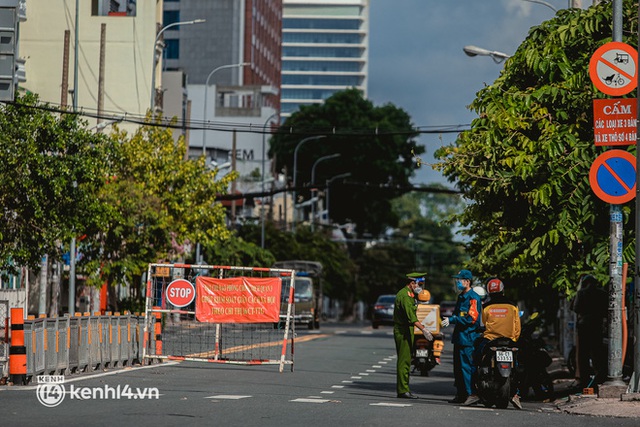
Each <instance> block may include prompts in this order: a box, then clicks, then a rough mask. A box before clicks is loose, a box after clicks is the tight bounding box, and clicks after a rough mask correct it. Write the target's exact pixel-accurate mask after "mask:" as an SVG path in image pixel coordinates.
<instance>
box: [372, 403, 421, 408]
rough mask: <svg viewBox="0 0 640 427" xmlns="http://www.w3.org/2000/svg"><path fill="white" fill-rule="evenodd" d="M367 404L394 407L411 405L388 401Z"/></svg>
mask: <svg viewBox="0 0 640 427" xmlns="http://www.w3.org/2000/svg"><path fill="white" fill-rule="evenodd" d="M369 406H392V407H395V408H406V407H409V406H413V405H412V404H410V403H388V402H380V403H369Z"/></svg>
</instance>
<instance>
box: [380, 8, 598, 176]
mask: <svg viewBox="0 0 640 427" xmlns="http://www.w3.org/2000/svg"><path fill="white" fill-rule="evenodd" d="M546 3H548V4H550V5H551V6H553V7H554V8H555V9H562V8H566V7H568V3H569V2H568V0H547V1H546ZM582 4H583V6H582V7H583V8H587V7H589V6H590V5H591V0H583V1H582ZM554 15H555V12H554V11H553V9H552V8H550V7H548V6H545V5H544V4H540V3H535V2H529V1H525V0H371V8H370V20H371V22H370V25H371V28H370V45H369V49H370V51H369V88H368V90H369V93H368V97H369V99H370V100H371V101H373V103H374V104H375V105H382V104H384V103H388V102H390V103H393V104H394V105H396V106H397V107H400V108H403V109H404V110H406V111H407V112H408V113H409V115H410V116H411V118H412V120H413V123H414V125H416V126H430V127H447V126H451V125H468V124H470V123H471V120H472V119H473V118H474V115H473V114H472V113H471V112H470V111H469V110H468V109H467V105H469V104H470V103H471V101H472V100H473V99H474V98H475V94H476V92H478V90H480V89H481V88H482V87H483V86H484V85H485V83H486V84H490V83H492V82H493V81H494V80H495V79H496V78H497V77H498V75H499V73H500V70H501V69H502V66H503V64H496V63H495V62H494V61H493V60H492V59H491V58H490V57H481V56H476V57H473V58H472V57H469V56H467V55H465V54H464V52H463V50H462V48H463V47H464V46H466V45H475V46H478V47H481V48H485V49H488V50H492V51H499V52H503V53H506V54H513V53H514V52H515V51H516V49H517V47H518V46H519V45H520V43H521V42H522V41H523V40H524V39H525V38H526V36H527V33H528V31H529V29H530V28H531V27H533V26H536V25H538V24H540V23H541V22H543V21H545V20H548V19H551V18H553V16H554ZM455 136H456V135H455V134H426V135H422V136H421V137H420V138H419V141H418V142H419V143H420V144H422V145H424V146H425V147H426V153H425V155H424V156H423V160H424V161H427V162H429V161H431V160H432V159H433V158H432V155H433V152H434V151H435V150H436V149H437V148H439V147H440V146H442V145H443V144H444V145H448V144H449V143H451V142H452V141H453V140H455ZM413 182H414V183H424V184H429V183H433V182H440V183H445V184H447V185H450V184H448V183H447V181H446V180H445V178H444V177H442V175H441V174H440V173H439V172H436V171H433V170H432V169H431V168H430V167H429V166H423V167H422V168H421V169H420V170H419V171H418V173H417V175H416V177H415V178H414V179H413Z"/></svg>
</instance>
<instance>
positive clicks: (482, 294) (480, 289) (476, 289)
mask: <svg viewBox="0 0 640 427" xmlns="http://www.w3.org/2000/svg"><path fill="white" fill-rule="evenodd" d="M473 292H475V293H476V294H478V296H479V297H480V300H481V301H484V300H485V298H487V291H485V290H484V288H483V287H482V286H474V287H473Z"/></svg>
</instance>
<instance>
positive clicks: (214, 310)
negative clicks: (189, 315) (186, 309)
mask: <svg viewBox="0 0 640 427" xmlns="http://www.w3.org/2000/svg"><path fill="white" fill-rule="evenodd" d="M281 288H282V280H281V279H280V278H279V277H230V278H228V279H215V278H213V277H202V276H200V277H197V278H196V295H197V296H196V319H198V321H200V322H212V323H263V322H277V321H279V320H280V293H281Z"/></svg>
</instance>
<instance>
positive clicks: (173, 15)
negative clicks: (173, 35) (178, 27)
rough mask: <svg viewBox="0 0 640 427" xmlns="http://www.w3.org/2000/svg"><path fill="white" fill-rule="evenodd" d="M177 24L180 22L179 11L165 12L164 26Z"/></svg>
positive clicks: (163, 16)
mask: <svg viewBox="0 0 640 427" xmlns="http://www.w3.org/2000/svg"><path fill="white" fill-rule="evenodd" d="M176 22H180V11H179V10H165V11H164V12H163V13H162V25H164V26H165V27H166V26H167V25H171V24H175V23H176Z"/></svg>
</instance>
